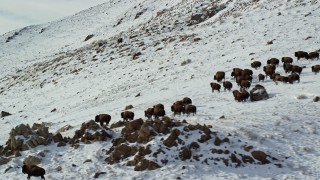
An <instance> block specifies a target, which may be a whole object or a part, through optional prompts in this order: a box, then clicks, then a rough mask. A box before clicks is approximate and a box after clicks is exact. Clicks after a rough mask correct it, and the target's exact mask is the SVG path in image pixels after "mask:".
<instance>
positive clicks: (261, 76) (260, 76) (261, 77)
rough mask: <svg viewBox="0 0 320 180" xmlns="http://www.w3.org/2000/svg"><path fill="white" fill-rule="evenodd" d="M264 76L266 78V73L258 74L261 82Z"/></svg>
mask: <svg viewBox="0 0 320 180" xmlns="http://www.w3.org/2000/svg"><path fill="white" fill-rule="evenodd" d="M264 78H265V75H263V74H259V75H258V79H259V82H260V81H262V82H263V81H264Z"/></svg>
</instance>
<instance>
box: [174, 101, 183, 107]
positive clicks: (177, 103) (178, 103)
mask: <svg viewBox="0 0 320 180" xmlns="http://www.w3.org/2000/svg"><path fill="white" fill-rule="evenodd" d="M173 105H179V106H184V102H183V101H181V100H178V101H176V102H175V103H173Z"/></svg>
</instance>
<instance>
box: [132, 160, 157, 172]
mask: <svg viewBox="0 0 320 180" xmlns="http://www.w3.org/2000/svg"><path fill="white" fill-rule="evenodd" d="M160 167H161V166H159V165H158V164H157V163H155V162H153V161H149V160H147V159H142V160H141V161H140V162H139V163H138V165H137V166H136V167H135V168H134V170H135V171H144V170H155V169H158V168H160Z"/></svg>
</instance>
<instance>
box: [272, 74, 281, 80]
mask: <svg viewBox="0 0 320 180" xmlns="http://www.w3.org/2000/svg"><path fill="white" fill-rule="evenodd" d="M276 76H280V74H279V73H273V74H272V75H271V76H270V79H272V80H274V78H276Z"/></svg>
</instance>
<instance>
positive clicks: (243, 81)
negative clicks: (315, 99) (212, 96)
mask: <svg viewBox="0 0 320 180" xmlns="http://www.w3.org/2000/svg"><path fill="white" fill-rule="evenodd" d="M294 55H295V57H297V60H299V59H301V58H305V59H310V60H312V59H319V53H318V52H310V53H307V52H304V51H297V52H295V54H294ZM281 62H282V67H283V69H284V72H285V73H286V74H287V73H290V74H289V75H288V76H286V75H281V74H279V73H277V72H276V68H277V67H279V64H280V60H279V59H277V58H271V59H269V60H267V64H266V65H265V66H263V71H264V73H265V74H259V75H258V76H257V77H258V80H259V82H260V81H264V80H265V79H266V78H267V77H268V76H269V78H270V79H272V80H273V81H275V82H276V83H277V82H279V81H280V82H283V83H290V84H292V83H293V82H295V81H297V82H300V75H301V72H302V70H303V68H304V67H300V66H298V65H293V64H292V63H293V58H291V57H282V58H281ZM261 65H262V63H261V62H260V61H254V62H252V63H251V67H252V68H254V69H258V68H260V67H261ZM311 70H312V72H314V73H315V74H317V73H318V72H319V71H320V64H318V65H314V66H312V67H311ZM231 76H232V79H234V81H235V82H236V83H237V85H238V86H239V87H240V90H234V91H232V93H233V96H234V98H235V100H236V101H238V102H242V101H246V100H247V99H248V98H249V97H250V94H249V92H248V91H247V89H249V88H250V86H251V83H252V79H253V71H252V70H251V69H241V68H233V71H232V72H231ZM214 80H216V81H217V82H212V83H210V86H211V88H212V92H214V91H218V92H220V89H221V85H220V84H221V83H222V85H223V87H224V90H225V91H226V90H229V91H231V89H232V87H233V84H232V82H230V81H226V80H225V72H223V71H218V72H216V74H215V75H214ZM259 86H261V85H259V84H257V85H256V87H259ZM261 87H262V86H261ZM171 111H172V112H173V115H174V116H175V115H177V114H178V115H181V114H187V115H190V114H191V113H192V114H193V115H194V114H196V112H197V107H196V106H194V105H192V100H191V99H190V98H189V97H184V98H183V99H182V100H178V101H176V102H175V103H173V105H172V106H171ZM144 113H145V117H146V118H148V119H150V118H152V117H154V118H155V119H159V117H163V116H165V115H166V112H165V110H164V105H163V104H156V105H154V106H153V107H150V108H148V109H146V110H145V111H144ZM121 118H122V119H123V121H128V120H133V119H134V112H132V111H128V110H126V111H124V112H122V113H121ZM95 121H96V122H97V123H100V125H101V126H103V125H106V126H108V124H109V122H110V121H111V116H110V115H109V114H99V115H96V116H95ZM22 172H23V173H26V174H28V179H29V178H30V176H38V177H39V176H40V177H41V179H44V174H45V170H44V169H43V168H41V167H38V166H29V165H28V166H27V165H24V166H23V169H22Z"/></svg>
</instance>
